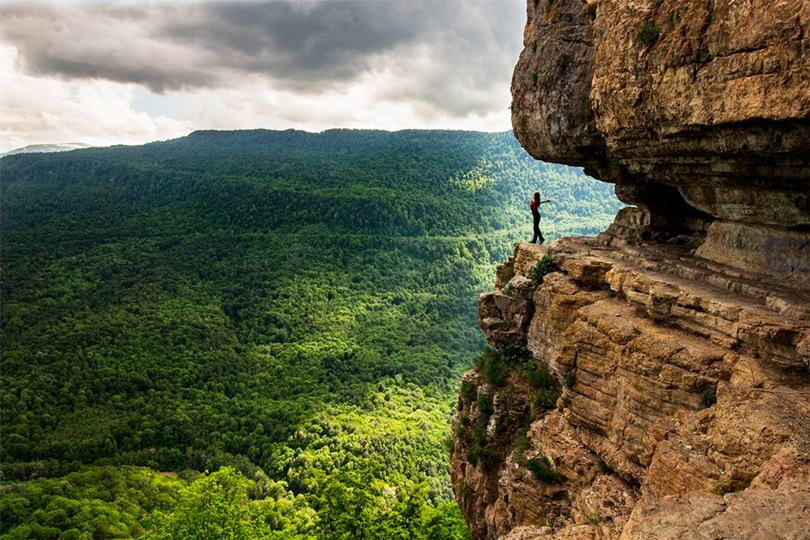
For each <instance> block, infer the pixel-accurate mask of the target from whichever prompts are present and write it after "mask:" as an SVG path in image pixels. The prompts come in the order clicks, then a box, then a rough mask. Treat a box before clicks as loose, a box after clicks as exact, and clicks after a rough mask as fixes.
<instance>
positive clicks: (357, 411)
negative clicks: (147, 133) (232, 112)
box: [0, 130, 620, 539]
mask: <svg viewBox="0 0 810 540" xmlns="http://www.w3.org/2000/svg"><path fill="white" fill-rule="evenodd" d="M0 175H1V179H2V192H1V193H0V195H2V213H3V227H2V246H1V249H2V264H3V273H2V280H1V282H0V287H2V307H1V308H0V317H1V322H2V330H0V332H1V333H0V337H2V363H0V381H2V385H1V388H0V407H1V408H0V424H1V425H2V440H1V444H2V447H1V448H0V460H1V461H2V465H1V466H0V472H1V473H2V483H1V484H0V534H2V535H3V536H4V537H7V538H122V537H130V536H131V537H139V536H142V537H146V538H204V537H207V538H225V537H230V538H335V539H339V538H431V539H442V538H447V539H450V538H465V537H466V535H467V532H466V527H465V525H464V522H463V519H462V517H461V514H460V512H459V511H458V508H457V507H456V505H455V503H454V502H453V496H452V492H451V490H450V481H449V473H448V465H447V461H448V458H447V453H448V450H447V446H446V444H447V439H448V438H449V431H450V428H449V419H450V416H451V415H452V413H453V411H454V408H455V407H456V403H455V400H456V396H457V384H458V380H459V376H460V374H461V373H462V372H463V371H464V370H465V369H466V368H467V367H469V365H471V363H472V361H473V359H474V358H475V356H476V355H477V354H478V352H479V351H480V350H481V349H482V347H483V339H482V337H481V335H480V332H479V330H478V328H477V324H476V316H477V311H476V309H477V305H476V301H477V297H478V293H479V292H480V291H482V290H485V289H488V288H491V283H490V282H489V281H490V280H491V277H492V275H493V267H494V265H495V263H496V262H499V261H500V260H502V259H503V258H504V257H505V256H506V255H507V253H508V252H509V251H510V250H511V247H512V243H513V242H515V241H518V240H528V239H529V238H530V237H531V218H530V215H529V213H528V208H527V202H528V198H529V195H530V194H531V193H532V192H534V191H536V190H538V189H540V190H541V191H542V195H543V197H544V198H549V199H552V201H553V203H552V204H549V205H544V207H543V210H544V215H543V230H544V233H545V234H546V238H547V239H553V238H556V237H558V236H563V235H571V234H593V233H595V232H598V231H601V230H603V229H604V228H605V227H606V226H607V225H608V224H609V223H610V221H611V220H612V218H613V216H614V215H615V213H616V211H617V209H618V208H619V207H620V203H619V202H618V201H617V200H616V199H615V197H614V195H613V192H612V186H611V185H609V184H603V183H600V182H597V181H594V180H592V179H590V178H588V177H587V176H585V175H584V174H583V173H582V172H581V171H580V170H578V169H573V168H570V167H565V166H561V165H551V164H544V163H542V162H538V161H535V160H534V159H533V158H531V157H530V156H529V155H528V154H526V152H525V151H524V150H523V149H521V148H520V146H519V145H518V143H517V141H515V139H514V138H513V136H512V134H511V133H494V134H491V133H478V132H460V131H399V132H384V131H368V130H329V131H325V132H323V133H317V134H315V133H306V132H301V131H292V130H290V131H266V130H253V131H232V132H215V131H200V132H194V133H192V134H191V135H189V136H187V137H184V138H181V139H176V140H170V141H165V142H157V143H151V144H147V145H143V146H132V147H124V146H121V147H111V148H99V149H84V150H77V151H71V152H62V153H58V154H27V155H12V156H7V157H4V158H3V159H2V160H0ZM206 471H208V472H206Z"/></svg>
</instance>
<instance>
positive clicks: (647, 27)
mask: <svg viewBox="0 0 810 540" xmlns="http://www.w3.org/2000/svg"><path fill="white" fill-rule="evenodd" d="M660 33H661V30H660V29H659V28H658V27H657V26H655V25H654V24H652V23H649V22H645V23H644V25H643V26H642V27H641V30H639V31H638V40H639V41H640V42H641V43H643V44H644V46H646V47H652V46H653V45H655V43H656V42H657V41H658V35H659V34H660Z"/></svg>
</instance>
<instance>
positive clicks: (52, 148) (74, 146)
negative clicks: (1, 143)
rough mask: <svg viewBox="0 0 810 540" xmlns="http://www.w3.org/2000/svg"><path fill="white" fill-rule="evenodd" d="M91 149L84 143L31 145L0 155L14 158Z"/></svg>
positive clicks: (0, 155)
mask: <svg viewBox="0 0 810 540" xmlns="http://www.w3.org/2000/svg"><path fill="white" fill-rule="evenodd" d="M81 148H90V145H89V144H84V143H61V144H29V145H28V146H23V147H22V148H15V149H14V150H11V151H9V152H3V153H0V157H3V156H13V155H15V154H44V153H45V152H67V151H68V150H79V149H81Z"/></svg>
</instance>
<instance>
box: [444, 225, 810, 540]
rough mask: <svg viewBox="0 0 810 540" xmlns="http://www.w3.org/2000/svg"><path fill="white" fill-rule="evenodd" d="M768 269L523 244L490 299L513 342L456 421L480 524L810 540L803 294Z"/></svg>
mask: <svg viewBox="0 0 810 540" xmlns="http://www.w3.org/2000/svg"><path fill="white" fill-rule="evenodd" d="M544 257H546V258H547V259H546V262H547V261H549V260H551V259H553V260H554V261H555V262H556V271H551V272H550V273H548V274H546V275H545V276H542V282H541V283H538V281H537V278H538V276H537V274H536V273H535V272H534V268H535V266H536V265H537V263H538V262H540V261H542V260H543V258H544ZM546 266H547V265H546ZM551 268H552V270H553V267H551ZM529 276H533V277H534V278H535V279H534V280H533V279H531V278H530V277H529ZM761 278H762V276H761V275H760V274H753V273H745V272H741V271H740V270H739V269H738V268H734V267H731V266H727V265H723V264H719V263H715V262H712V261H708V260H706V259H704V258H701V257H699V256H696V255H694V254H692V253H691V252H690V251H689V249H688V248H687V247H683V246H673V245H658V244H647V245H640V246H622V247H606V246H604V245H602V244H600V242H599V241H598V240H596V239H593V238H566V239H561V240H558V241H556V242H554V243H553V244H551V245H550V246H538V245H535V244H518V245H517V247H516V250H515V255H514V257H513V258H512V259H510V260H509V261H507V263H505V264H504V265H502V267H501V268H499V271H498V288H497V289H496V290H495V291H494V292H488V293H484V294H482V295H481V298H480V302H479V305H480V323H481V327H482V329H483V330H484V333H485V335H486V338H487V341H488V342H489V343H490V344H491V345H493V346H495V347H497V348H499V349H500V350H501V351H503V353H502V354H501V355H500V356H498V355H496V354H495V353H489V359H488V360H485V361H484V363H483V364H481V365H479V366H478V367H477V368H475V369H473V370H471V371H470V372H468V373H467V374H466V375H465V377H464V382H463V385H462V395H461V397H460V400H459V412H458V413H457V414H456V416H455V417H454V422H453V425H454V430H455V437H454V445H453V453H452V460H451V472H452V477H453V481H454V486H455V490H456V495H457V497H458V499H459V502H460V505H461V507H462V510H463V511H464V514H465V516H466V518H467V521H468V523H469V525H470V528H471V531H472V532H473V535H474V537H475V538H509V539H529V538H532V539H541V538H542V539H546V538H549V539H550V538H628V539H629V538H639V539H642V538H643V539H648V538H686V537H690V538H691V537H695V538H703V537H705V538H796V539H799V538H805V537H806V536H805V535H806V530H807V529H806V525H807V523H810V476H809V475H810V374H809V373H808V368H810V294H808V291H806V290H804V289H801V288H796V287H792V286H790V285H789V284H780V285H778V286H777V285H775V284H773V283H772V282H770V281H763V280H762V279H761ZM520 346H526V347H527V349H528V352H527V353H526V356H525V357H524V358H521V357H520V356H519V355H518V356H517V357H516V353H514V351H515V350H520ZM485 356H486V355H485ZM492 358H495V359H496V360H494V361H493V360H492ZM493 362H495V363H494V364H493ZM498 362H500V368H501V369H503V370H504V373H505V374H506V375H505V376H503V377H502V376H501V375H499V374H498V369H499V368H498V365H497V363H498ZM493 366H494V367H493ZM543 368H547V369H548V372H549V374H550V375H551V377H553V378H554V382H553V384H552V386H554V387H555V388H556V389H557V390H556V392H558V393H557V394H553V393H552V396H553V398H554V399H556V398H557V396H559V399H556V401H554V400H552V401H551V402H549V400H548V395H549V392H550V391H549V390H547V388H550V386H549V385H548V383H547V382H546V383H545V387H544V386H543V383H542V377H540V378H538V376H537V375H536V371H533V369H541V370H542V369H543ZM538 380H540V381H541V384H540V386H538V382H537V381H538ZM479 425H480V426H481V427H480V429H479V431H478V433H477V436H474V435H471V434H472V433H475V431H476V426H479ZM481 456H485V457H486V459H482V458H481ZM687 532H689V534H687ZM692 532H694V534H692ZM776 533H778V535H777V536H769V535H771V534H776Z"/></svg>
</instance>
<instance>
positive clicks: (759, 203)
mask: <svg viewBox="0 0 810 540" xmlns="http://www.w3.org/2000/svg"><path fill="white" fill-rule="evenodd" d="M809 46H810V2H808V1H807V0H741V1H740V0H718V1H715V2H705V1H703V0H674V1H668V2H660V1H657V0H633V1H631V0H611V1H607V0H588V1H585V0H571V1H567V2H560V1H557V0H529V1H528V9H527V22H526V27H525V31H524V47H525V48H524V50H523V52H522V53H521V55H520V59H519V61H518V64H517V66H516V68H515V72H514V76H513V79H512V96H513V103H512V123H513V126H514V131H515V134H516V136H517V137H518V139H519V140H520V142H521V144H522V145H523V146H524V147H525V148H526V149H527V150H528V151H529V152H530V153H531V154H532V155H533V156H534V157H536V158H538V159H543V160H546V161H555V162H562V163H567V164H572V165H582V166H585V168H586V172H588V173H589V174H591V175H593V176H595V177H597V178H600V179H602V180H605V181H609V182H613V183H615V184H616V194H617V196H618V197H619V198H620V199H621V200H622V201H624V202H627V203H628V204H633V205H637V206H640V207H643V208H645V209H647V210H648V211H649V213H650V214H651V215H648V216H647V222H646V223H639V224H638V227H637V228H640V229H641V230H642V231H649V230H652V231H658V232H659V233H660V232H662V231H666V230H667V229H670V230H672V231H673V232H674V233H676V234H682V233H684V232H685V231H692V232H696V233H697V232H700V231H704V232H705V229H706V227H705V225H704V226H702V227H701V226H698V224H697V223H696V220H703V221H705V222H706V223H705V224H708V223H710V222H711V221H714V220H721V221H723V222H734V223H743V224H747V225H752V226H755V227H759V228H758V229H756V230H753V229H752V230H751V232H753V233H754V235H755V236H756V237H758V238H759V240H758V241H757V242H753V243H751V244H750V246H748V247H749V248H750V249H760V250H761V251H762V252H765V251H767V248H766V247H765V246H764V245H763V242H764V239H766V238H767V237H768V236H769V235H770V234H772V235H773V238H774V239H775V241H777V242H780V241H781V240H780V239H781V238H782V234H783V233H782V232H781V231H780V230H779V229H780V228H781V229H785V228H792V229H797V228H798V229H797V230H798V231H800V233H801V235H802V240H800V243H801V242H803V243H804V244H803V245H804V249H805V251H804V252H802V255H804V254H805V253H806V249H807V248H806V246H807V244H808V243H810V235H808V233H807V226H808V225H810V152H808V149H810V55H808V54H807V50H808V47H809ZM624 225H626V223H625V224H624ZM608 232H611V231H608ZM612 232H613V233H614V234H613V236H618V237H623V236H622V235H623V234H624V235H628V234H629V236H628V237H629V238H630V240H631V241H638V238H636V237H635V236H637V235H638V233H633V232H632V231H630V230H629V229H628V228H627V227H626V226H625V227H624V228H623V229H622V228H621V227H618V228H616V230H614V231H612ZM716 232H719V231H716ZM616 233H618V234H616ZM649 236H650V235H649V234H648V235H647V237H648V238H649ZM658 236H661V235H660V234H659V235H658ZM696 236H698V237H700V235H699V234H698V235H696ZM738 237H740V236H739V235H738ZM717 240H718V235H715V239H714V242H715V243H716V242H717ZM791 242H792V244H791V248H790V249H793V248H794V247H795V246H796V245H797V243H796V242H797V240H796V239H794V238H792V239H791ZM765 243H766V242H765ZM716 254H718V251H717V250H710V249H707V250H704V256H706V257H713V256H715V255H716ZM762 256H765V255H762ZM721 262H728V261H725V260H722V261H721ZM751 269H753V268H751ZM804 272H805V274H807V270H804ZM775 275H778V276H779V277H782V276H783V273H782V272H781V271H777V273H776V274H775Z"/></svg>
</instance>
